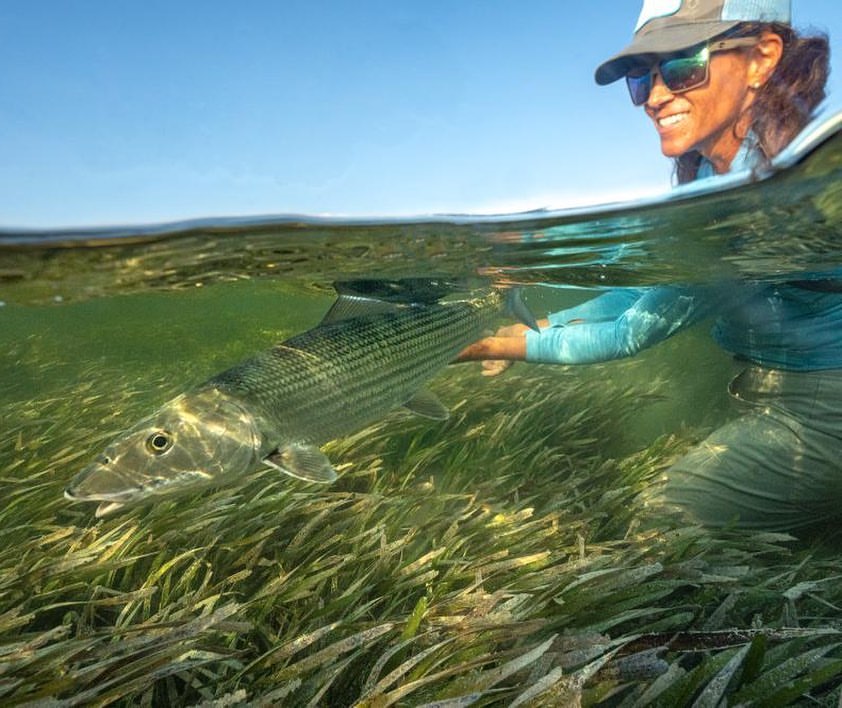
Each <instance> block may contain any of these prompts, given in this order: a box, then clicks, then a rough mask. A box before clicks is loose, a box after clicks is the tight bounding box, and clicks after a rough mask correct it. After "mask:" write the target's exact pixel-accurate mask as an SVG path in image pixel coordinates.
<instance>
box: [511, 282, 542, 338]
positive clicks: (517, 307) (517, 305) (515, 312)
mask: <svg viewBox="0 0 842 708" xmlns="http://www.w3.org/2000/svg"><path fill="white" fill-rule="evenodd" d="M506 309H508V311H509V314H510V315H512V317H514V318H515V319H517V320H519V321H520V322H522V323H523V324H525V325H526V326H527V327H529V329H532V330H535V331H536V332H537V331H539V328H538V322H537V321H536V320H535V316H534V315H533V314H532V312H531V311H530V310H529V308H528V307H527V306H526V303H525V302H524V301H523V296H522V295H521V291H520V288H509V290H507V291H506Z"/></svg>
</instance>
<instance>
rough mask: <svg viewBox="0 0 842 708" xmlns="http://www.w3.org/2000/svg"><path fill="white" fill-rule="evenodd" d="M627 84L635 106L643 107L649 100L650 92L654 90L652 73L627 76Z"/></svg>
mask: <svg viewBox="0 0 842 708" xmlns="http://www.w3.org/2000/svg"><path fill="white" fill-rule="evenodd" d="M626 84H627V85H628V87H629V95H630V96H631V100H632V103H633V104H634V105H635V106H642V105H643V104H644V103H646V99H647V98H649V91H650V90H651V88H652V72H651V71H647V72H646V73H645V74H643V75H642V76H631V75H628V76H626Z"/></svg>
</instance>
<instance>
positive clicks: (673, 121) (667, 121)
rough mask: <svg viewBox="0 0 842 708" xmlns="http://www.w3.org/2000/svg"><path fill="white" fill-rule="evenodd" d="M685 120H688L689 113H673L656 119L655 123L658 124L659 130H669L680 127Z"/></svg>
mask: <svg viewBox="0 0 842 708" xmlns="http://www.w3.org/2000/svg"><path fill="white" fill-rule="evenodd" d="M685 118H687V113H673V114H671V115H668V116H663V117H661V118H656V119H655V122H656V123H657V124H658V127H659V128H663V129H667V128H672V127H674V126H676V125H678V124H679V123H681V122H682V121H683V120H684V119H685Z"/></svg>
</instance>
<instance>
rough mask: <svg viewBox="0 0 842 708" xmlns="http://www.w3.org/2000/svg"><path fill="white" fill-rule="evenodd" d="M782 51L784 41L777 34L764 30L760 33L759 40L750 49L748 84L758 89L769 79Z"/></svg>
mask: <svg viewBox="0 0 842 708" xmlns="http://www.w3.org/2000/svg"><path fill="white" fill-rule="evenodd" d="M783 53H784V41H783V39H781V36H780V35H779V34H775V33H774V32H764V33H763V34H762V35H760V40H759V41H758V42H757V44H756V45H755V46H754V47H753V48H752V49H751V60H750V62H749V67H748V85H749V86H750V87H751V88H753V89H759V88H760V87H761V86H763V84H765V83H766V82H767V81H768V80H769V77H770V76H772V74H773V73H775V69H776V68H777V66H778V64H779V63H780V61H781V56H782V55H783Z"/></svg>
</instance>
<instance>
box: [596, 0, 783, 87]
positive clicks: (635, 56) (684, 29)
mask: <svg viewBox="0 0 842 708" xmlns="http://www.w3.org/2000/svg"><path fill="white" fill-rule="evenodd" d="M791 16H792V9H791V0H643V9H642V10H641V11H640V17H639V18H638V20H637V26H636V27H635V28H634V37H633V38H632V42H631V44H629V46H628V47H626V48H625V49H624V50H623V51H621V52H620V53H619V54H616V55H614V56H613V57H611V58H610V59H609V60H608V61H606V62H604V63H603V64H600V66H599V67H598V68H597V70H596V74H595V78H596V82H597V83H598V84H602V85H604V84H610V83H611V82H612V81H616V80H617V79H621V78H623V77H624V76H625V75H626V74H627V73H628V71H629V69H631V68H633V67H634V66H638V65H640V64H641V63H643V64H649V63H651V62H652V61H654V59H655V57H658V56H662V55H665V54H675V53H676V52H680V51H682V50H684V49H689V48H690V47H693V46H695V45H697V44H701V43H702V42H705V41H707V40H709V39H712V38H713V37H717V36H719V35H721V34H724V33H725V32H728V31H729V30H731V29H733V28H734V27H736V26H737V25H739V24H740V23H742V22H780V23H783V24H787V25H788V24H790V22H791Z"/></svg>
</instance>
